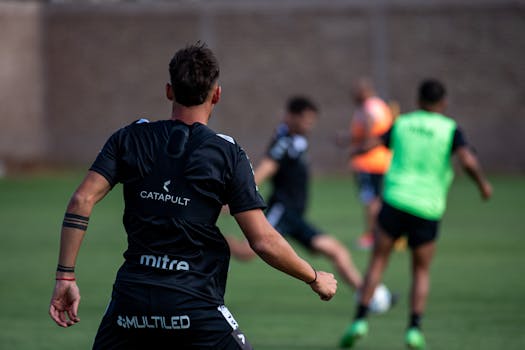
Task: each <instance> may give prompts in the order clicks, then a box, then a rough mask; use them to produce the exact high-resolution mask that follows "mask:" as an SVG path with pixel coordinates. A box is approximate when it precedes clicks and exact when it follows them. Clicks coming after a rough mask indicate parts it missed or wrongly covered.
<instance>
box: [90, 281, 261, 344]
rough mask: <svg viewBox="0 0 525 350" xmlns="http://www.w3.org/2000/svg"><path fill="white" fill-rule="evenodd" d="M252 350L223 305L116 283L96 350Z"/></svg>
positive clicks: (178, 294) (142, 286)
mask: <svg viewBox="0 0 525 350" xmlns="http://www.w3.org/2000/svg"><path fill="white" fill-rule="evenodd" d="M165 348H166V349H168V348H169V349H177V350H197V349H202V350H205V349H208V350H253V348H252V347H251V345H250V344H249V343H248V340H247V339H246V336H245V335H244V334H243V333H242V332H241V330H240V329H239V326H238V324H237V322H236V321H235V319H234V318H233V316H232V314H231V313H230V312H229V311H228V309H227V308H226V307H225V306H224V305H210V303H208V302H204V301H201V300H195V298H194V297H192V296H190V295H187V294H184V293H180V292H177V291H174V290H171V289H168V288H163V287H157V286H151V285H141V284H135V283H125V282H118V281H117V282H116V283H115V285H114V287H113V293H112V297H111V302H110V303H109V305H108V308H107V310H106V313H105V315H104V317H103V318H102V322H101V324H100V327H99V329H98V332H97V335H96V337H95V342H94V344H93V349H96V350H112V349H119V350H120V349H122V350H130V349H131V350H135V349H136V350H138V349H165Z"/></svg>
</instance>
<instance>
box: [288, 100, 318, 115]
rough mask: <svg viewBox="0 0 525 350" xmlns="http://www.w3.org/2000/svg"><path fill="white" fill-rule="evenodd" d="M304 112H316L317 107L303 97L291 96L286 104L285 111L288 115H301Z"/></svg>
mask: <svg viewBox="0 0 525 350" xmlns="http://www.w3.org/2000/svg"><path fill="white" fill-rule="evenodd" d="M306 110H310V111H314V112H317V111H318V109H317V106H316V105H315V103H313V101H312V100H310V99H309V98H308V97H305V96H293V97H290V99H289V100H288V103H287V104H286V111H287V112H288V113H290V114H301V113H303V112H304V111H306Z"/></svg>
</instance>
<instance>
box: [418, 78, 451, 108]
mask: <svg viewBox="0 0 525 350" xmlns="http://www.w3.org/2000/svg"><path fill="white" fill-rule="evenodd" d="M446 94H447V91H446V90H445V86H444V85H443V84H442V83H441V82H440V81H438V80H436V79H425V80H423V81H422V82H421V84H420V85H419V94H418V98H419V102H420V103H422V104H435V103H437V102H440V101H441V100H443V99H444V98H445V96H446Z"/></svg>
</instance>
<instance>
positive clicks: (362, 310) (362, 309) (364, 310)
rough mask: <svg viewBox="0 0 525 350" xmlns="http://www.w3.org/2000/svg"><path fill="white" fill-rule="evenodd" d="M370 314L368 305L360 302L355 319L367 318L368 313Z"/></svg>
mask: <svg viewBox="0 0 525 350" xmlns="http://www.w3.org/2000/svg"><path fill="white" fill-rule="evenodd" d="M367 314H368V306H366V305H363V304H359V305H358V307H357V311H356V313H355V317H354V319H355V320H360V319H364V318H366V315H367Z"/></svg>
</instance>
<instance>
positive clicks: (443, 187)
mask: <svg viewBox="0 0 525 350" xmlns="http://www.w3.org/2000/svg"><path fill="white" fill-rule="evenodd" d="M445 95H446V93H445V88H444V86H443V85H442V84H441V83H440V82H439V81H436V80H425V81H424V82H422V84H421V85H420V87H419V96H418V98H419V106H420V108H421V109H420V110H417V111H414V112H411V113H408V114H404V115H401V116H399V118H397V120H396V122H395V124H394V126H393V127H392V129H391V130H390V131H389V132H387V133H386V134H385V135H384V136H383V137H382V138H381V139H377V140H376V141H375V142H371V143H370V144H369V145H367V146H365V147H364V148H363V149H362V150H361V151H364V150H366V149H367V148H369V147H372V146H374V143H379V142H382V143H384V144H385V145H386V146H388V147H389V148H390V149H392V150H393V159H392V164H391V166H390V169H389V171H388V172H387V174H386V176H385V183H384V191H383V205H382V208H381V211H380V213H379V215H378V226H379V235H378V237H377V242H376V244H375V246H374V252H373V254H372V257H371V260H370V263H369V266H368V271H367V275H366V278H365V283H364V287H363V293H362V295H361V299H360V303H359V306H358V309H357V311H356V315H355V320H354V322H353V323H352V324H351V325H349V327H348V328H347V329H346V332H345V334H344V335H343V338H342V340H341V345H342V346H343V347H352V346H353V345H354V343H355V341H356V340H357V339H359V338H360V337H363V336H364V335H366V334H367V332H368V323H367V321H366V316H367V312H368V305H369V302H370V297H371V296H372V292H373V291H374V288H375V286H377V284H378V283H379V281H380V280H381V277H382V274H383V271H384V270H385V268H386V266H387V263H388V258H389V255H390V252H391V251H392V247H393V245H394V241H395V240H396V239H397V238H398V237H400V236H401V235H405V234H406V235H407V236H408V245H409V246H410V249H411V252H412V288H411V295H410V309H411V313H410V321H409V324H408V330H407V332H406V335H405V342H406V344H407V345H408V347H409V348H412V349H424V348H425V338H424V336H423V333H422V332H421V317H422V315H423V312H424V309H425V304H426V300H427V295H428V292H429V268H430V263H431V261H432V257H433V254H434V250H435V245H436V238H437V235H438V225H439V221H440V219H441V217H442V216H443V213H444V211H445V206H446V196H447V193H448V189H449V186H450V183H451V181H452V178H453V168H452V165H451V156H452V155H453V154H455V155H456V156H457V157H458V159H459V161H460V163H461V165H462V166H463V168H464V169H465V170H466V172H467V174H469V175H470V176H471V177H472V179H473V180H474V181H475V182H476V184H477V185H478V188H479V191H480V192H481V195H482V197H483V199H489V198H490V196H491V194H492V187H491V185H490V183H489V182H488V181H487V180H486V179H485V177H484V175H483V174H482V172H481V168H480V166H479V164H478V161H477V159H476V157H475V156H474V154H473V153H472V152H471V151H470V149H469V147H468V145H467V143H466V141H465V138H464V136H463V133H462V131H461V129H459V128H458V127H457V125H456V122H455V121H454V120H452V119H451V118H449V117H446V116H444V115H443V114H442V113H443V112H444V110H445V107H446V99H445Z"/></svg>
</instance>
